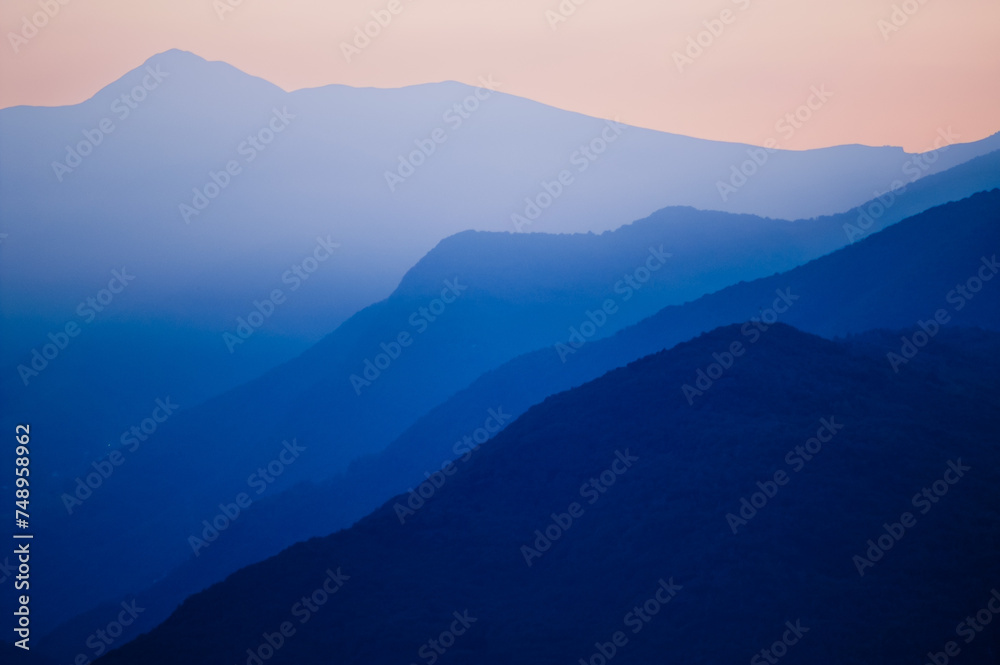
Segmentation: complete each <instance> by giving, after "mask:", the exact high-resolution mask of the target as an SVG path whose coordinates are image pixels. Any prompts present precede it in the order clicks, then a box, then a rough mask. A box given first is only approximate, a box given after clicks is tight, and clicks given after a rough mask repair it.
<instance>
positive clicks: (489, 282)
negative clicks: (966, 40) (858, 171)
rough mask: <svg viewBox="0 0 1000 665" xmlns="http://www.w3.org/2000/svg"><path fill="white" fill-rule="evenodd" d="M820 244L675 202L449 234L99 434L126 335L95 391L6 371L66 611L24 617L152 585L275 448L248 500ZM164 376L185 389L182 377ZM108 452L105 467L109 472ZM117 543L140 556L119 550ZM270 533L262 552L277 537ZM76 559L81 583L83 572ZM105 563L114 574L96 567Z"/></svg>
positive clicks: (316, 476) (337, 465)
mask: <svg viewBox="0 0 1000 665" xmlns="http://www.w3.org/2000/svg"><path fill="white" fill-rule="evenodd" d="M827 238H832V242H834V243H836V244H838V245H839V244H843V243H845V242H847V239H846V235H845V234H844V231H843V229H841V228H840V227H839V226H838V225H837V224H836V223H835V222H834V221H831V220H825V221H808V222H802V223H792V222H786V221H781V220H768V219H762V218H757V217H752V216H748V215H747V216H734V215H729V214H726V213H711V212H702V211H696V210H693V209H690V208H685V209H667V210H664V211H662V212H660V213H657V214H656V215H654V216H652V217H650V218H648V219H646V220H643V221H641V222H638V223H636V224H632V225H629V226H626V227H623V228H621V229H619V230H617V231H613V232H606V233H603V234H601V235H595V234H573V235H562V236H558V235H551V234H512V233H483V232H464V233H460V234H457V235H455V236H452V237H450V238H448V239H446V240H444V241H442V242H441V243H440V244H439V245H438V246H437V247H436V248H435V249H434V250H433V251H432V252H431V253H429V254H428V255H427V256H426V257H425V258H424V259H422V260H421V261H419V262H418V263H417V265H415V266H414V267H413V268H412V269H411V270H410V271H409V272H408V273H407V275H406V276H405V277H404V278H403V280H402V281H401V283H400V285H399V287H398V289H397V290H396V291H395V292H394V293H393V295H392V296H391V297H390V298H388V299H386V300H384V301H382V302H380V303H376V304H375V305H372V306H370V307H367V308H365V309H364V310H362V311H361V312H359V313H358V314H357V315H355V316H352V317H351V318H350V319H349V320H348V321H347V322H345V323H344V324H343V325H341V326H339V327H338V328H337V330H336V331H335V332H334V333H332V334H331V335H329V336H328V337H326V338H325V339H324V340H322V341H321V342H319V343H318V344H316V345H315V346H313V347H312V348H310V349H309V350H308V351H307V352H305V353H303V354H302V355H301V356H300V357H298V358H296V359H294V360H292V361H290V362H288V363H285V364H283V365H281V366H280V367H278V368H276V369H274V370H272V371H270V372H269V373H267V374H265V375H264V376H262V377H260V378H259V379H257V380H254V381H252V382H250V383H247V384H245V385H244V386H241V387H240V388H237V389H234V390H231V391H229V392H227V393H225V394H224V395H222V396H220V397H218V398H215V399H213V400H211V401H209V402H207V403H205V404H203V405H201V406H192V405H190V404H186V403H184V402H183V401H181V400H179V399H177V398H176V395H175V394H173V393H172V392H171V391H170V390H169V387H166V386H165V387H164V392H156V393H152V394H146V395H143V397H144V401H143V411H142V412H141V413H140V414H139V415H138V416H136V417H134V418H130V419H128V420H112V421H110V422H109V423H107V424H105V425H104V427H106V428H107V429H108V431H107V434H108V438H107V439H104V440H97V441H93V440H88V439H86V438H84V437H83V436H82V435H81V433H80V431H79V427H80V425H79V424H78V422H77V421H76V420H75V419H73V418H71V417H70V416H71V415H72V414H73V413H75V412H77V411H82V410H84V407H85V406H86V405H87V404H88V401H89V400H91V399H92V400H94V401H98V402H101V401H106V400H111V402H112V403H114V402H115V399H114V398H115V397H116V396H118V395H123V396H126V395H127V396H129V397H130V398H134V396H135V393H137V392H139V394H140V395H142V393H141V392H140V391H138V390H137V387H136V385H135V384H134V383H133V382H132V381H131V380H128V379H126V378H123V377H130V376H132V375H133V374H135V373H141V372H143V371H144V370H143V363H144V362H146V361H147V359H146V358H144V357H143V356H142V354H141V352H140V350H138V349H134V348H132V346H131V345H129V344H127V343H123V344H122V349H121V350H117V349H115V348H110V349H109V348H105V349H104V352H105V355H102V356H100V357H99V358H100V361H101V366H102V368H104V370H103V371H104V372H105V373H106V375H107V378H106V379H105V381H108V380H109V379H112V378H116V377H117V383H116V385H113V386H110V387H108V388H106V389H103V385H102V383H100V382H98V383H97V384H96V385H94V386H91V385H89V384H87V385H86V388H84V387H83V385H82V383H81V382H87V381H90V380H91V379H90V378H89V377H91V376H93V375H92V374H88V373H86V372H83V371H81V367H80V366H79V365H77V364H75V363H67V365H66V366H67V367H70V366H72V367H73V368H74V369H75V370H76V371H77V372H78V374H77V375H76V376H75V377H67V378H66V383H65V384H60V383H59V381H58V380H61V379H62V378H63V375H60V374H52V375H48V374H45V375H43V376H42V377H40V378H43V379H46V380H50V379H51V380H52V381H53V385H54V386H55V387H54V389H53V393H49V394H46V393H41V394H35V393H32V392H25V391H24V390H19V389H21V388H23V386H20V385H17V384H16V382H17V381H19V379H17V378H16V377H12V376H8V377H7V380H6V383H4V392H5V394H9V395H12V396H13V399H12V400H11V401H10V408H9V409H7V410H5V413H7V414H9V416H8V417H18V418H22V419H34V421H35V422H44V423H45V426H46V437H47V440H50V441H51V442H52V443H51V444H50V445H47V446H45V447H44V448H41V449H40V450H39V451H38V452H37V453H36V460H35V462H36V463H37V464H38V465H39V467H40V468H45V469H46V475H43V476H42V477H41V478H40V480H39V483H40V491H42V492H43V495H44V496H45V497H46V498H45V499H44V500H42V501H40V504H39V505H38V506H37V507H36V509H37V510H38V511H41V512H42V514H44V515H45V518H44V519H40V520H39V521H40V523H42V524H44V525H45V526H44V527H43V528H44V529H45V530H46V534H45V535H46V537H48V538H50V539H51V542H52V543H53V544H55V543H58V544H59V546H58V547H55V546H54V547H53V548H51V549H50V550H48V552H49V554H48V558H45V557H46V554H44V553H43V554H42V555H40V557H39V559H40V561H39V564H40V565H41V562H43V561H44V562H47V563H48V565H49V566H51V567H50V568H47V569H46V574H45V575H44V576H43V579H44V580H45V581H43V582H40V583H39V584H40V585H42V587H41V590H40V591H39V593H40V594H43V595H44V594H45V593H46V592H48V593H51V594H53V596H52V598H53V602H52V603H50V604H49V605H48V607H58V608H59V612H65V613H66V614H65V616H60V615H59V614H55V615H54V616H51V617H40V618H39V624H40V625H46V623H45V622H46V621H47V620H48V621H52V622H53V623H55V622H58V621H61V620H63V619H66V618H68V617H70V616H72V615H74V614H76V613H78V612H80V611H82V610H84V609H86V608H89V607H93V606H94V605H95V604H97V603H98V602H100V601H101V600H107V601H111V602H112V603H114V604H117V603H118V602H120V599H121V598H122V597H124V596H125V595H126V594H130V593H134V592H135V591H137V590H141V589H143V588H146V587H148V586H149V585H151V584H153V583H155V582H156V580H157V579H161V578H164V577H165V576H166V575H167V574H168V573H169V572H170V571H171V570H172V569H173V568H174V567H176V566H177V565H179V564H181V563H182V562H184V561H185V560H186V559H187V558H189V557H190V556H191V555H192V554H193V553H194V550H195V549H196V548H194V547H192V546H191V544H190V541H189V538H190V537H191V536H192V535H193V534H196V533H198V532H199V531H200V530H201V529H202V527H201V526H200V525H201V523H202V521H203V520H205V519H210V518H212V517H213V515H214V514H215V513H216V512H217V511H218V507H219V504H220V502H223V499H227V498H230V497H232V496H235V495H237V494H238V493H239V492H241V491H245V490H246V489H247V487H248V484H250V482H251V481H250V480H249V477H250V476H251V475H253V474H254V472H255V470H257V469H259V468H262V465H267V464H268V463H269V462H271V461H273V460H274V459H275V458H276V456H277V455H278V454H279V453H280V452H281V450H282V445H283V444H282V442H283V441H292V440H293V439H294V440H297V441H299V442H300V444H301V445H303V446H306V447H307V449H308V451H309V452H308V454H307V455H306V459H308V462H306V463H304V464H292V465H288V468H287V469H284V468H283V469H282V473H281V474H275V475H274V476H268V477H269V478H270V479H269V480H266V481H265V482H264V484H263V485H262V486H261V487H260V488H259V489H260V490H261V492H262V493H263V492H267V493H268V494H272V493H276V492H278V491H281V490H283V489H287V488H289V487H291V486H293V485H294V484H295V483H296V482H298V481H302V480H312V481H322V480H325V479H327V478H329V477H331V476H333V475H335V474H337V473H340V472H342V471H344V470H345V469H346V467H347V465H348V463H349V462H351V461H352V460H354V459H357V458H358V457H361V456H363V455H366V454H371V453H375V452H378V451H380V450H382V449H383V448H384V447H385V446H386V445H388V444H389V443H390V442H391V441H392V440H393V439H395V438H396V437H397V436H399V435H400V434H401V433H402V432H403V431H404V430H405V429H406V428H407V427H408V426H410V425H411V424H412V423H413V422H415V421H416V420H417V418H419V417H420V416H422V415H423V414H424V413H426V412H427V411H428V410H429V409H431V408H433V407H434V406H436V405H438V404H440V403H442V402H444V401H445V400H446V399H448V397H449V396H451V395H452V394H454V393H455V392H456V391H458V390H460V389H462V388H463V387H465V386H467V385H469V384H470V383H471V382H472V381H474V380H475V379H476V378H477V377H478V376H480V375H481V374H483V373H484V372H487V371H489V370H490V369H493V368H495V367H498V366H500V365H502V364H503V363H505V362H507V361H509V360H511V359H513V358H515V357H516V356H518V355H521V354H523V353H526V352H529V351H531V350H533V349H537V348H539V347H542V346H545V345H547V344H550V343H551V340H553V339H556V338H559V337H566V338H567V339H568V337H569V332H568V329H569V327H570V326H584V329H585V330H588V334H591V335H593V336H594V337H595V338H597V337H601V336H607V335H610V334H612V333H613V332H614V331H616V330H618V329H621V328H622V327H624V326H627V325H630V324H632V323H635V322H637V321H639V320H641V319H643V318H645V317H646V316H649V315H650V314H652V313H654V312H655V311H657V310H659V309H661V308H662V307H664V306H665V305H668V304H671V303H680V302H683V301H684V300H688V299H692V298H695V297H697V296H699V295H701V294H704V293H707V292H710V291H713V290H717V289H720V288H722V287H724V286H725V285H727V284H730V283H732V282H734V281H737V280H739V279H753V278H755V277H759V276H762V275H764V274H767V272H768V271H769V270H770V269H771V268H772V267H773V266H781V267H782V268H784V269H787V268H790V267H792V266H795V265H798V264H800V263H803V262H805V261H808V260H809V259H810V258H812V257H814V256H816V255H818V254H819V253H822V252H823V251H824V250H825V248H826V246H828V245H829V242H831V240H827ZM765 256H766V257H769V258H768V259H767V260H762V257H765ZM130 288H131V287H130ZM607 302H611V306H610V307H609V308H608V309H602V308H604V307H605V304H606V303H607ZM595 307H596V308H597V309H598V310H599V311H600V312H601V313H600V314H596V313H595V312H594V309H595ZM261 311H263V310H261ZM258 316H260V317H263V316H264V314H259V315H258ZM601 316H603V317H604V318H603V319H601V318H600V317H601ZM595 317H596V318H595ZM588 325H589V326H593V327H594V330H593V331H590V329H589V328H587V326H588ZM171 330H172V329H171ZM160 338H161V344H162V346H161V349H163V352H167V353H168V355H167V356H165V357H164V358H163V360H157V359H156V358H153V359H149V360H148V362H150V363H151V364H153V365H154V366H156V365H157V363H159V362H162V363H163V366H166V367H173V365H175V364H180V365H182V366H183V363H180V362H177V363H175V362H174V358H176V357H177V354H179V353H180V349H177V348H174V347H173V346H171V339H170V336H169V334H167V333H165V332H161V333H160ZM234 339H236V338H235V337H234ZM253 341H254V338H253V337H250V338H249V340H248V342H247V343H248V344H249V343H252V342H253ZM181 343H182V342H181ZM235 343H236V342H234V344H235ZM80 348H82V347H80ZM56 360H61V358H57V359H56ZM116 360H128V361H130V363H129V364H127V365H120V364H119V362H116ZM174 371H175V372H176V373H177V374H178V375H179V378H181V379H184V380H185V381H194V380H196V378H197V377H196V375H184V374H183V373H182V372H180V371H179V370H176V369H175V370H174ZM11 384H14V385H11ZM73 386H76V387H77V389H76V390H72V387H73ZM59 391H62V392H63V394H67V395H72V397H73V400H72V401H70V400H68V399H67V400H65V401H66V404H67V406H66V407H63V408H64V409H65V410H61V409H59V408H58V407H57V406H56V405H57V404H59V403H60V401H61V400H55V399H54V397H53V395H58V394H59ZM88 395H89V398H88ZM43 396H44V397H48V398H49V399H51V400H52V402H55V404H56V405H53V404H52V403H51V402H50V401H48V400H46V401H42V400H41V397H43ZM158 400H159V401H158ZM161 405H162V406H161ZM168 407H169V408H168ZM105 408H108V409H110V408H112V407H105ZM168 412H169V413H168ZM36 416H37V418H36ZM91 417H92V416H91ZM156 419H161V420H163V421H164V422H160V423H158V422H156ZM132 428H135V429H132ZM88 443H89V444H90V445H87V444H88ZM95 444H99V445H95ZM112 455H117V456H118V457H116V458H114V459H116V460H118V462H119V465H120V466H121V470H118V469H117V467H114V468H113V469H112V471H108V464H109V461H110V460H112V457H111V456H112ZM287 455H288V453H286V458H287ZM192 460H197V462H196V463H192ZM101 469H103V470H104V472H103V475H106V476H108V477H107V478H106V479H105V478H102V477H99V476H94V477H93V478H92V479H91V484H92V485H94V484H96V485H99V487H97V488H88V487H86V486H85V481H84V479H85V478H87V477H88V475H89V474H94V473H97V474H101V473H102V472H101ZM265 475H266V472H265ZM259 477H260V476H258V478H259ZM105 481H106V482H105ZM0 485H2V483H0ZM179 486H182V487H184V492H183V493H182V494H181V495H180V496H178V494H177V489H176V488H177V487H179ZM0 489H3V488H2V487H0ZM91 489H93V490H94V491H93V492H92V494H93V496H92V497H90V496H88V494H90V493H91ZM253 489H254V490H255V491H256V489H258V488H257V487H254V488H253ZM165 496H170V497H171V500H170V501H163V500H162V497H165ZM254 497H255V498H257V497H258V495H257V494H256V493H255V494H254ZM123 525H126V526H123ZM109 533H110V534H115V536H114V537H113V538H109V537H108V534H109ZM118 538H127V539H128V540H129V542H131V543H134V544H135V545H136V546H139V547H142V548H144V549H146V550H148V552H149V554H148V555H147V556H144V557H142V558H134V557H128V556H127V555H126V554H125V553H124V552H123V551H122V548H121V547H120V541H119V540H118ZM276 538H277V539H278V540H277V541H276V543H274V544H272V546H274V545H275V544H276V545H278V546H279V547H280V546H283V545H285V544H286V543H283V542H280V538H281V537H280V536H276ZM69 549H72V550H73V551H74V552H76V559H75V560H74V561H73V562H71V563H70V562H68V561H67V560H66V559H65V558H64V557H62V555H61V552H63V551H67V550H69ZM199 555H200V552H199ZM239 561H241V560H240V559H239V558H237V563H238V562H239ZM81 565H84V566H86V567H87V568H88V569H89V570H91V571H92V572H93V573H94V575H93V576H92V577H81V576H80V575H79V574H78V571H79V569H80V566H81ZM230 565H232V564H230ZM112 570H113V571H114V572H115V575H114V577H113V579H109V578H107V577H106V576H105V575H103V574H101V571H109V572H110V571H112ZM49 585H51V586H49ZM46 590H48V591H46ZM56 599H58V602H56ZM88 632H89V631H88Z"/></svg>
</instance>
